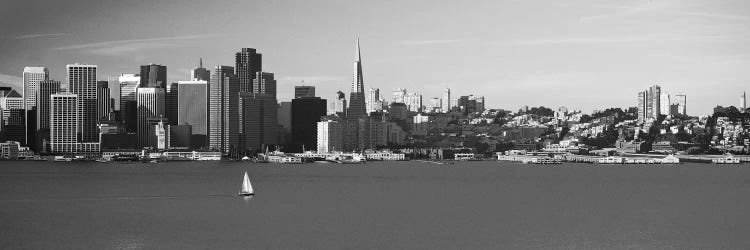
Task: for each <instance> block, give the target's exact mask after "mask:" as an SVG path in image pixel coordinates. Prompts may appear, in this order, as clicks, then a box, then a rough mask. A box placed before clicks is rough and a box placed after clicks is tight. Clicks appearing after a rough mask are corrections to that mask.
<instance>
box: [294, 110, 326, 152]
mask: <svg viewBox="0 0 750 250" xmlns="http://www.w3.org/2000/svg"><path fill="white" fill-rule="evenodd" d="M325 115H326V100H325V99H320V98H319V97H302V98H295V99H292V143H294V144H295V145H297V146H300V147H302V145H304V147H305V149H307V150H314V149H315V147H316V146H317V144H316V143H317V139H316V138H315V137H316V131H317V130H316V124H317V123H318V122H319V121H320V118H321V117H323V116H325Z"/></svg>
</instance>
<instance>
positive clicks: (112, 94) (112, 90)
mask: <svg viewBox="0 0 750 250" xmlns="http://www.w3.org/2000/svg"><path fill="white" fill-rule="evenodd" d="M107 82H109V86H108V88H109V98H111V100H112V111H113V112H117V111H120V81H119V79H118V77H111V76H107ZM112 119H115V120H117V119H119V118H117V117H112Z"/></svg>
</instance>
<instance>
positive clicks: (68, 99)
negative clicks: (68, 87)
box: [49, 93, 80, 153]
mask: <svg viewBox="0 0 750 250" xmlns="http://www.w3.org/2000/svg"><path fill="white" fill-rule="evenodd" d="M77 99H78V95H76V94H71V93H57V94H52V95H51V96H50V118H49V120H50V125H49V127H50V152H52V153H74V152H76V151H77V149H78V131H79V129H78V125H79V124H80V123H79V122H77V120H78V119H79V118H78V117H79V116H78V112H79V111H80V109H79V108H78V107H77V106H78V103H79V102H78V100H77Z"/></svg>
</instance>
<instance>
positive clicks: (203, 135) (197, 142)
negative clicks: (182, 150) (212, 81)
mask: <svg viewBox="0 0 750 250" xmlns="http://www.w3.org/2000/svg"><path fill="white" fill-rule="evenodd" d="M177 88H178V89H179V90H178V91H177V124H178V125H190V126H191V127H192V128H191V138H190V143H191V147H192V148H196V149H199V148H206V146H208V82H206V81H179V82H178V83H177Z"/></svg>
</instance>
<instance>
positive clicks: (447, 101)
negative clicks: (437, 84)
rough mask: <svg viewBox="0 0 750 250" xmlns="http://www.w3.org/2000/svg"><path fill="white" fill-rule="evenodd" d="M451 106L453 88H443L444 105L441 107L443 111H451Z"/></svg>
mask: <svg viewBox="0 0 750 250" xmlns="http://www.w3.org/2000/svg"><path fill="white" fill-rule="evenodd" d="M451 107H452V106H451V89H449V88H445V89H443V106H442V107H441V109H442V110H443V113H448V112H450V111H451Z"/></svg>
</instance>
